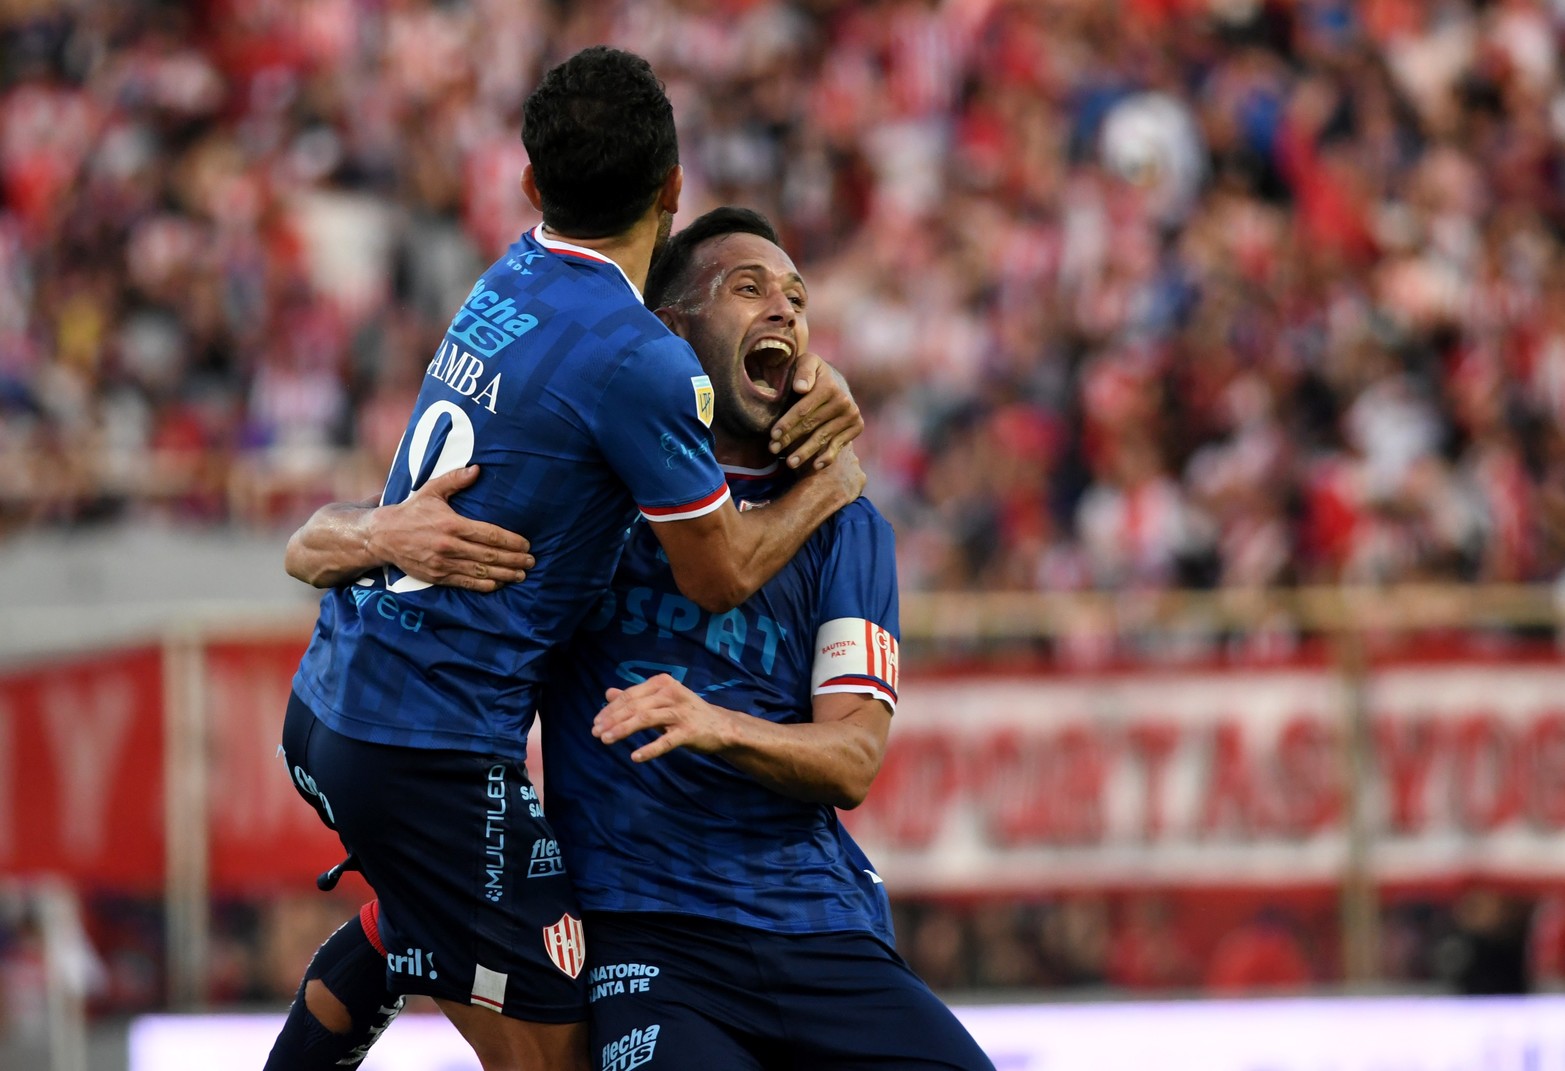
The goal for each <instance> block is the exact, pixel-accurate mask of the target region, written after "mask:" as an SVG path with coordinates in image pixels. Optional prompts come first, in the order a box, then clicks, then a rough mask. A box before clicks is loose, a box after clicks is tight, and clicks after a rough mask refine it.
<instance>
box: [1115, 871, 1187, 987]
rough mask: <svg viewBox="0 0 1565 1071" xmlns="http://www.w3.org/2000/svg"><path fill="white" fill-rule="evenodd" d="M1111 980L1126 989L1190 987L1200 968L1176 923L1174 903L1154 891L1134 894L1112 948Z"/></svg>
mask: <svg viewBox="0 0 1565 1071" xmlns="http://www.w3.org/2000/svg"><path fill="white" fill-rule="evenodd" d="M1108 977H1109V981H1110V982H1112V983H1113V984H1114V985H1116V986H1121V987H1123V988H1125V989H1131V990H1140V991H1147V990H1151V991H1164V992H1167V991H1170V990H1180V989H1190V988H1192V987H1194V986H1195V985H1196V984H1197V983H1198V982H1199V981H1200V971H1199V968H1198V966H1197V961H1196V958H1195V955H1194V954H1193V953H1192V952H1191V950H1190V948H1189V945H1188V943H1187V939H1186V938H1185V936H1184V935H1183V934H1182V933H1181V932H1180V930H1179V927H1178V926H1177V925H1176V921H1175V915H1174V908H1173V905H1172V904H1171V903H1170V902H1169V901H1168V899H1167V898H1165V897H1162V896H1158V895H1156V894H1152V893H1145V894H1141V895H1138V896H1135V897H1133V898H1132V899H1131V900H1130V902H1129V903H1128V904H1127V905H1126V913H1125V919H1124V921H1123V923H1122V924H1121V926H1120V927H1119V930H1118V931H1117V932H1116V933H1115V935H1114V939H1113V942H1112V945H1111V947H1110V951H1109V961H1108Z"/></svg>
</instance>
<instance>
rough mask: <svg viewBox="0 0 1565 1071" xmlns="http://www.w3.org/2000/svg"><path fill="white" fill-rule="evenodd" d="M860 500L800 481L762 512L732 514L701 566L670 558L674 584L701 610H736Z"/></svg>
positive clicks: (853, 493) (838, 484) (827, 482)
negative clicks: (841, 511) (827, 524)
mask: <svg viewBox="0 0 1565 1071" xmlns="http://www.w3.org/2000/svg"><path fill="white" fill-rule="evenodd" d="M856 497H858V494H857V490H856V489H855V488H854V487H853V486H852V485H851V484H850V483H845V482H843V481H841V480H836V479H831V478H828V477H826V476H815V477H811V478H809V479H805V480H802V481H800V482H799V483H798V484H796V485H795V486H794V487H793V488H792V489H790V490H789V491H788V493H787V494H785V495H783V497H782V498H780V499H778V500H777V501H776V502H774V503H772V504H771V505H770V506H768V507H767V508H766V509H764V510H750V511H748V512H745V513H740V512H738V511H737V510H734V511H733V513H732V517H731V518H730V520H729V523H728V524H727V525H725V526H724V528H723V530H722V531H720V532H719V533H717V538H716V539H715V540H713V542H712V544H711V545H710V546H709V547H708V548H707V553H705V554H703V555H701V558H702V560H700V561H691V560H690V559H689V558H682V557H680V556H676V555H673V554H671V555H670V556H669V561H670V563H671V565H672V567H673V570H674V582H675V583H676V584H678V585H679V590H680V591H681V592H683V593H684V594H685V596H686V597H687V598H689V599H690V600H692V601H693V602H695V603H696V604H697V605H698V606H700V607H701V608H702V609H703V610H706V611H708V612H710V613H725V612H727V611H729V610H732V609H733V608H734V607H736V606H738V605H739V604H740V603H742V602H744V601H745V600H746V599H748V598H749V597H750V596H751V595H754V594H755V593H756V592H757V591H759V590H761V586H762V585H763V584H765V583H766V582H767V581H768V580H770V579H771V578H772V577H774V576H776V575H777V574H778V572H779V571H781V569H782V567H783V566H785V565H787V564H788V562H789V561H791V560H792V559H793V556H794V555H795V554H797V553H798V552H799V548H800V547H802V546H804V544H805V541H807V540H808V539H809V538H810V536H811V535H812V534H813V533H814V531H815V529H817V528H819V527H820V526H821V525H822V524H823V523H824V522H825V520H826V519H827V518H828V517H830V516H831V515H832V514H833V513H836V512H837V511H838V510H839V509H841V508H842V507H844V506H846V505H847V504H848V503H850V502H852V501H853V500H854V499H855V498H856Z"/></svg>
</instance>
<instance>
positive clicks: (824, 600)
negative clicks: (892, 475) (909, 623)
mask: <svg viewBox="0 0 1565 1071" xmlns="http://www.w3.org/2000/svg"><path fill="white" fill-rule="evenodd" d="M820 607H821V610H820V620H821V625H820V627H819V628H818V629H817V630H816V633H815V662H814V667H813V670H812V672H811V674H810V691H811V694H812V695H824V694H827V693H831V692H857V693H863V694H868V695H873V696H874V697H875V698H877V699H880V700H882V701H884V702H885V704H886V705H887V706H888V707H890V708H891V709H892V710H893V711H895V710H896V706H897V677H898V642H899V640H900V638H901V623H900V621H899V619H898V604H897V556H896V539H895V536H894V534H893V533H892V530H891V525H890V524H889V523H887V521H886V519H885V518H884V517H882V516H881V515H880V514H879V513H878V512H877V511H876V510H875V508H874V507H873V506H871V505H869V503H867V502H865V501H864V500H863V499H860V500H859V501H858V502H855V503H853V504H852V505H850V506H848V507H847V508H846V509H844V510H843V511H842V513H841V514H839V519H838V523H837V529H836V532H835V538H833V540H832V543H831V549H830V551H829V552H828V553H827V557H826V564H825V568H824V569H822V570H821V603H820Z"/></svg>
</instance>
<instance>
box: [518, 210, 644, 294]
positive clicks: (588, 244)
mask: <svg viewBox="0 0 1565 1071" xmlns="http://www.w3.org/2000/svg"><path fill="white" fill-rule="evenodd" d="M543 233H544V234H546V235H548V236H549V237H550V238H552V239H554V240H556V241H560V242H569V243H570V244H571V245H579V246H581V247H582V248H583V249H590V250H592V251H593V252H594V253H600V254H602V255H603V256H605V257H608V258H609V259H610V260H612V261H613V262H614V263H616V264H618V265H619V266H620V270H621V271H623V272H624V273H625V277H626V278H628V279H629V280H630V281H631V283H632V284H633V285H634V286H635V287H636V289H637V290H641V289H643V288H644V287H645V286H646V285H647V269H648V268H649V267H651V265H652V250H653V249H654V248H656V246H657V239H658V220H657V216H656V215H650V214H649V215H646V216H643V217H642V218H641V219H639V220H637V221H636V223H635V224H633V225H632V226H631V228H630V229H629V230H628V231H623V232H621V233H619V234H615V235H610V236H609V237H607V238H578V237H576V236H575V235H571V234H561V233H560V232H559V231H555V230H551V229H550V228H549V225H548V224H544V228H543Z"/></svg>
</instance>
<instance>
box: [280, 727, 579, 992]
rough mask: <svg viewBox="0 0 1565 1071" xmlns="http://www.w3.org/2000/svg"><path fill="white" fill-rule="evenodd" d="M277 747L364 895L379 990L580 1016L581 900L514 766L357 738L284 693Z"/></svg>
mask: <svg viewBox="0 0 1565 1071" xmlns="http://www.w3.org/2000/svg"><path fill="white" fill-rule="evenodd" d="M283 755H284V759H285V761H286V762H287V764H288V773H289V777H290V778H291V780H292V781H293V786H294V788H295V789H297V790H298V792H299V794H300V795H301V796H303V797H304V798H305V799H306V800H307V801H308V802H309V803H310V804H311V805H312V806H314V807H315V810H316V813H317V814H319V815H320V816H321V820H322V821H324V822H325V823H326V824H327V825H328V826H330V827H331V828H332V829H334V830H336V831H337V836H338V837H339V838H341V840H342V843H343V847H344V848H346V849H347V850H348V851H350V852H352V853H353V854H354V855H355V856H357V858H358V861H359V864H360V866H361V867H362V868H363V871H364V880H365V881H367V882H369V885H370V888H372V889H374V890H375V896H376V897H377V898H378V899H379V901H380V937H381V942H382V944H383V945H384V947H385V951H386V975H387V982H388V984H389V986H390V988H391V991H392V992H394V993H422V994H425V995H427V996H432V997H441V998H443V999H446V1000H453V1001H458V1002H460V1003H463V1004H476V1005H479V1006H480V1007H487V1008H490V1009H492V1010H494V1011H497V1012H500V1013H502V1014H504V1015H506V1016H509V1017H511V1018H513V1019H526V1020H529V1021H532V1022H541V1023H571V1022H580V1021H581V1020H582V1019H584V1018H585V1017H586V983H587V974H586V971H585V970H583V966H584V964H585V957H586V943H585V940H584V937H583V931H582V925H581V921H580V920H581V909H580V908H578V907H577V906H576V898H575V895H574V894H573V893H572V892H571V886H570V881H569V879H568V878H567V877H566V874H565V866H564V863H563V862H562V861H561V859H560V849H559V846H558V845H557V844H556V843H555V839H554V831H553V830H552V829H550V828H549V825H548V823H547V822H545V821H544V818H543V808H542V807H541V806H540V805H539V801H538V794H537V791H536V790H535V789H534V788H533V787H532V784H531V782H529V781H528V779H527V770H526V767H525V766H524V765H523V764H522V763H521V762H518V761H517V760H515V759H508V758H505V757H503V756H493V755H479V754H475V753H472V752H466V751H453V750H434V749H424V748H405V747H388V746H385V745H382V744H367V743H364V742H363V741H360V740H354V739H351V738H349V737H346V736H342V735H341V734H339V733H336V732H333V731H332V730H331V729H329V728H328V727H327V726H326V725H325V724H324V723H323V722H321V721H319V720H318V719H317V718H316V717H315V715H314V714H313V713H312V712H311V711H310V709H309V707H307V706H306V705H305V704H304V703H303V702H302V701H301V700H300V699H299V697H298V696H293V697H292V698H291V699H290V700H289V703H288V714H287V717H286V719H285V720H284V722H283Z"/></svg>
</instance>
